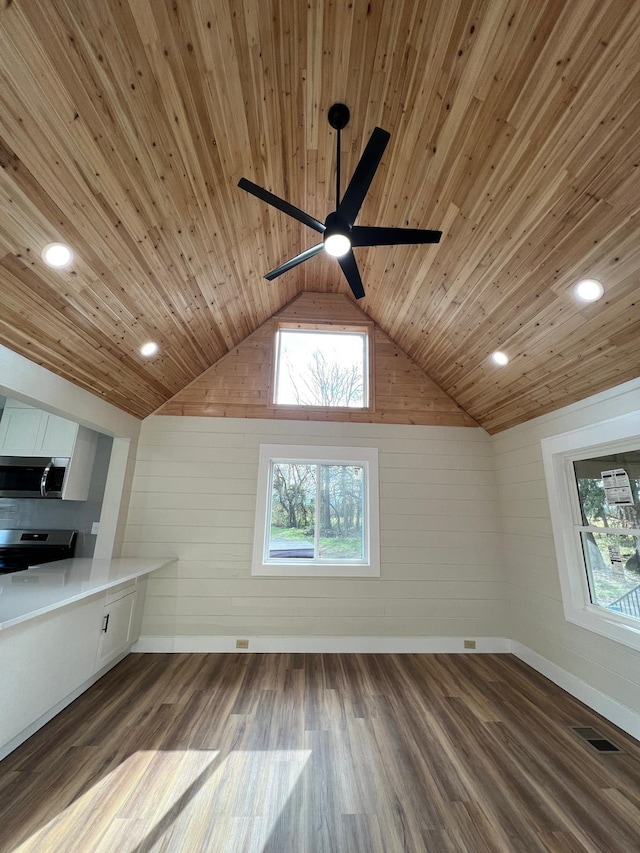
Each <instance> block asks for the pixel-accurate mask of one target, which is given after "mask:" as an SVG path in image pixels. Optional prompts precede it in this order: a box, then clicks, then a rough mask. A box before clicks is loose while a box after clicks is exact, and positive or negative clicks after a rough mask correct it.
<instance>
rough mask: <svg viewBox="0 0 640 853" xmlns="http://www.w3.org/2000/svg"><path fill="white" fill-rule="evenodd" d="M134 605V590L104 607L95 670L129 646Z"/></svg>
mask: <svg viewBox="0 0 640 853" xmlns="http://www.w3.org/2000/svg"><path fill="white" fill-rule="evenodd" d="M135 603H136V591H135V590H134V591H133V592H130V593H129V594H128V595H125V596H123V597H122V598H119V599H118V600H117V601H113V602H112V603H111V604H108V605H107V606H106V607H105V609H104V618H103V623H102V635H101V637H100V646H99V648H98V658H97V661H96V669H100V668H101V667H102V666H104V665H105V664H107V663H108V662H109V661H110V660H112V659H113V658H115V657H117V656H118V655H119V654H121V653H122V652H123V651H124V650H125V649H126V648H128V646H130V645H131V642H132V640H131V619H132V616H133V608H134V605H135Z"/></svg>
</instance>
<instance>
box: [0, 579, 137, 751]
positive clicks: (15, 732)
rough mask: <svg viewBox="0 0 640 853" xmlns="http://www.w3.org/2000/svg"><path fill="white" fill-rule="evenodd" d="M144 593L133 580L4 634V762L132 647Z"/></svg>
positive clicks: (0, 659) (0, 651)
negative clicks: (6, 756) (23, 742)
mask: <svg viewBox="0 0 640 853" xmlns="http://www.w3.org/2000/svg"><path fill="white" fill-rule="evenodd" d="M145 590H146V577H141V578H138V579H137V580H134V581H127V582H126V583H123V584H121V585H120V586H119V587H116V588H115V589H113V590H109V592H107V593H102V594H96V595H94V596H91V597H90V598H86V599H83V600H82V601H78V602H74V603H71V604H68V605H66V606H64V607H61V608H60V609H59V610H55V611H52V612H51V613H46V614H44V615H42V616H39V617H37V618H34V619H31V620H29V621H28V622H23V623H21V624H19V625H15V626H13V627H11V628H6V629H4V630H3V631H2V632H0V759H1V758H3V757H4V756H5V755H8V753H9V752H11V750H13V749H15V748H16V747H17V746H19V744H20V743H22V741H24V740H26V738H28V737H29V736H30V735H32V734H33V733H34V732H35V731H37V730H38V728H40V727H41V726H42V725H44V723H46V722H47V720H49V719H51V717H53V716H54V715H55V714H57V713H58V712H59V711H61V710H62V708H64V707H65V705H67V704H69V702H70V701H72V700H73V699H75V698H76V697H77V696H79V695H80V693H82V692H83V690H86V689H87V687H89V686H90V685H91V684H92V682H93V681H95V680H96V679H97V677H98V675H99V674H100V675H101V674H102V673H103V672H106V671H107V669H108V668H109V664H111V663H115V662H116V661H117V660H118V658H119V657H121V656H122V655H123V653H125V652H126V651H127V649H129V648H130V647H131V646H132V645H133V643H134V642H135V641H136V640H137V639H138V637H139V635H140V626H141V624H142V608H143V606H144V595H145ZM105 628H106V630H104V629H105Z"/></svg>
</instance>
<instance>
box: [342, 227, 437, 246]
mask: <svg viewBox="0 0 640 853" xmlns="http://www.w3.org/2000/svg"><path fill="white" fill-rule="evenodd" d="M441 237H442V231H430V230H428V229H427V228H376V227H375V226H369V225H356V226H354V227H353V228H352V229H351V234H350V240H351V245H352V246H409V245H411V244H412V243H413V244H417V243H439V242H440V238H441Z"/></svg>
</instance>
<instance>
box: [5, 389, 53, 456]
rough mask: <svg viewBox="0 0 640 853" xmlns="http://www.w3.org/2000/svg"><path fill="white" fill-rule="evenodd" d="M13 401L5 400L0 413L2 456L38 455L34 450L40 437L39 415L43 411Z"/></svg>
mask: <svg viewBox="0 0 640 853" xmlns="http://www.w3.org/2000/svg"><path fill="white" fill-rule="evenodd" d="M14 402H15V401H13V400H7V404H6V406H5V409H4V412H3V413H2V420H1V421H0V451H1V452H2V455H3V456H39V455H40V454H39V453H37V454H36V453H35V452H34V450H35V448H36V446H37V443H38V440H39V437H40V430H41V421H42V418H41V415H44V414H45V412H40V411H39V410H38V409H33V408H31V406H25V405H23V404H21V403H20V404H18V405H14Z"/></svg>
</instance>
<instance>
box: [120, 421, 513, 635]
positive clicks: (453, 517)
mask: <svg viewBox="0 0 640 853" xmlns="http://www.w3.org/2000/svg"><path fill="white" fill-rule="evenodd" d="M261 443H283V444H318V445H354V446H367V447H370V446H372V447H377V448H378V449H379V453H380V455H379V467H380V510H381V512H380V533H381V563H382V567H381V577H380V578H375V579H366V578H358V579H354V578H351V579H344V580H342V579H339V578H300V579H286V578H284V579H280V578H254V577H252V576H251V551H252V543H253V524H254V512H255V497H256V485H257V467H258V448H259V445H260V444H261ZM495 496H496V490H495V480H494V473H493V463H492V444H491V439H490V438H489V437H488V436H487V435H486V434H485V433H484V432H483V431H482V430H480V429H472V428H460V427H426V426H395V425H393V426H392V425H379V424H347V423H310V422H302V423H301V422H291V421H285V422H282V421H265V420H251V419H232V418H190V417H161V416H155V417H150V418H147V420H146V421H145V422H144V424H143V428H142V431H141V435H140V441H139V446H138V454H137V463H136V470H135V476H134V482H133V491H132V495H131V505H130V512H129V517H128V524H127V529H126V534H125V543H124V549H123V554H124V555H128V556H133V555H136V556H142V555H149V556H151V555H153V556H163V557H166V556H167V555H169V556H176V557H177V558H178V563H177V564H174V565H173V566H170V567H167V568H166V569H164V570H163V571H161V572H160V573H156V574H155V575H153V576H152V577H151V578H150V580H149V585H148V590H147V602H146V606H145V617H144V624H143V635H144V636H146V637H155V638H176V637H182V638H189V637H193V638H196V637H199V638H207V637H257V636H272V637H273V636H279V637H310V636H311V637H313V636H322V637H468V638H476V637H503V636H506V634H505V625H504V614H505V608H504V601H503V594H504V578H503V573H502V569H501V567H500V547H499V536H498V532H499V531H498V525H497V518H496V503H495ZM188 645H189V644H188V641H187V646H188ZM214 646H215V643H214V644H213V646H211V647H214ZM183 647H184V646H183ZM192 647H193V648H195V647H196V646H195V645H194V646H192ZM200 647H202V648H207V647H208V646H207V645H206V643H205V644H204V645H203V646H200ZM479 648H481V643H479Z"/></svg>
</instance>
